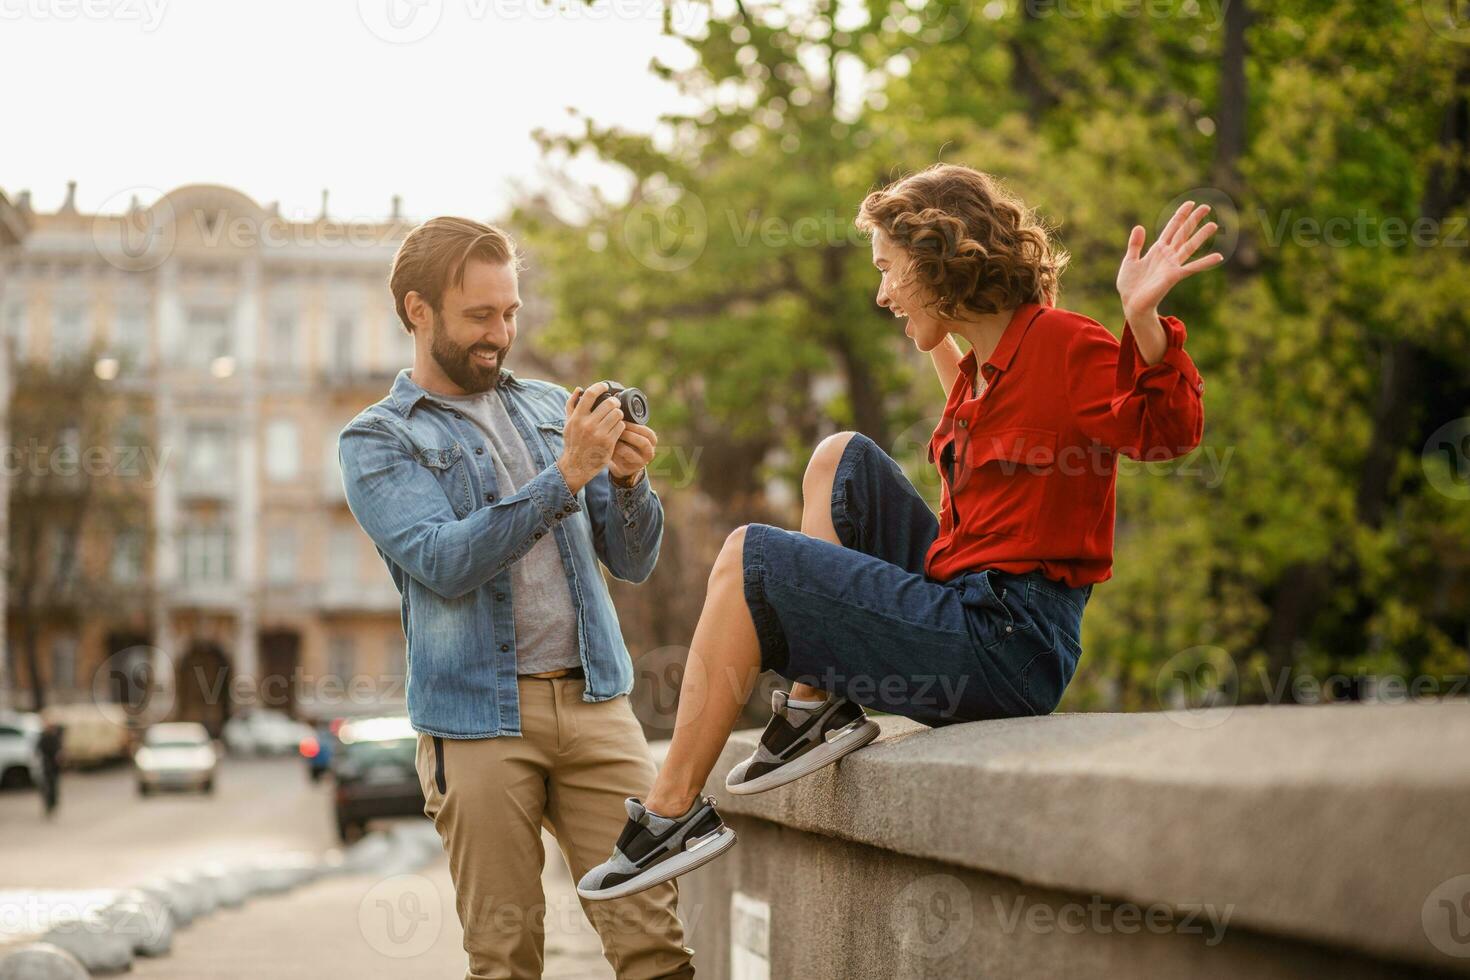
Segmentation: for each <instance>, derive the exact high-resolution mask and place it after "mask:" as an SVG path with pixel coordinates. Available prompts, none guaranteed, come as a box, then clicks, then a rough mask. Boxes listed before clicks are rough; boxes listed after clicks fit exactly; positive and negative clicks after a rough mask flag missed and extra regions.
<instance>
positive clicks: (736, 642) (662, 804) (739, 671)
mask: <svg viewBox="0 0 1470 980" xmlns="http://www.w3.org/2000/svg"><path fill="white" fill-rule="evenodd" d="M852 435H853V434H852V433H851V432H840V433H838V434H837V435H833V436H828V437H827V438H826V439H823V440H822V441H821V443H819V444H818V446H817V448H816V451H815V452H813V453H812V459H811V462H810V463H809V464H808V465H807V469H806V475H805V476H804V477H803V478H802V481H801V492H802V498H803V501H804V503H803V506H802V516H801V530H802V533H803V534H809V535H811V536H812V537H816V538H823V539H825V540H827V541H831V542H834V543H840V542H838V541H837V531H836V529H835V528H833V526H832V481H833V479H834V477H835V475H836V473H837V464H838V462H839V461H840V460H841V459H842V453H843V450H845V449H846V448H847V443H848V441H849V440H850V439H851V438H852ZM760 659H761V656H760V641H759V640H757V639H756V635H755V622H754V621H753V620H752V619H751V617H750V607H749V606H747V605H746V604H745V528H743V527H741V528H737V529H736V530H735V531H734V533H732V534H731V535H730V536H729V537H728V538H726V539H725V545H724V547H723V548H721V549H720V555H719V557H718V558H716V559H715V567H714V568H713V569H712V570H711V571H710V576H709V591H708V592H707V593H706V595H705V600H704V609H703V610H701V611H700V614H699V624H698V625H697V626H695V628H694V639H693V641H692V642H691V643H690V644H689V659H688V660H687V661H686V662H685V665H684V682H683V684H682V685H681V687H680V689H679V711H678V714H677V715H676V716H675V718H674V738H673V741H672V742H671V743H670V744H669V752H668V755H667V756H665V758H664V764H663V765H662V766H661V767H660V768H659V771H658V777H657V778H656V779H655V780H654V783H653V789H651V790H650V791H649V793H648V798H647V799H646V800H644V801H643V802H644V805H646V806H647V807H648V809H650V810H652V811H653V812H654V813H657V814H661V815H663V816H666V817H668V816H678V815H679V814H682V813H683V812H684V811H686V810H688V809H689V806H690V804H691V803H693V802H694V798H695V797H696V796H698V795H699V793H700V791H701V790H702V789H703V788H704V783H705V780H707V779H708V778H709V774H710V770H711V769H713V768H714V766H715V761H716V760H717V759H719V757H720V752H721V751H722V750H723V749H724V747H725V742H726V741H728V740H729V738H730V731H731V729H733V728H734V727H735V721H736V719H737V718H739V717H740V712H741V710H742V709H743V708H744V707H745V701H746V699H747V698H749V697H750V692H751V689H752V688H753V687H754V686H755V681H756V678H757V677H759V676H760ZM791 696H792V697H795V698H799V699H800V698H812V699H817V700H820V699H822V698H825V697H826V696H827V695H826V692H825V691H823V690H822V689H821V688H816V687H808V686H807V685H805V684H793V685H792V687H791Z"/></svg>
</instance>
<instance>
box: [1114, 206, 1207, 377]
mask: <svg viewBox="0 0 1470 980" xmlns="http://www.w3.org/2000/svg"><path fill="white" fill-rule="evenodd" d="M1209 210H1210V206H1209V205H1208V204H1201V205H1200V206H1199V207H1195V206H1194V202H1193V201H1185V202H1184V203H1183V204H1181V205H1180V206H1179V210H1178V211H1175V212H1174V217H1172V218H1170V219H1169V223H1168V224H1167V225H1166V226H1165V227H1164V231H1163V233H1162V234H1160V235H1159V240H1158V241H1156V242H1154V243H1153V245H1151V246H1150V247H1149V250H1148V252H1147V253H1143V254H1140V253H1142V250H1143V241H1144V237H1145V233H1144V230H1143V226H1142V225H1136V226H1134V228H1133V232H1132V233H1131V234H1130V235H1129V236H1128V251H1127V252H1126V253H1125V254H1124V256H1123V265H1122V266H1121V267H1120V268H1119V269H1118V296H1119V298H1121V299H1122V300H1123V315H1124V316H1125V317H1127V318H1128V323H1129V325H1130V326H1131V327H1133V336H1134V338H1135V339H1136V340H1137V341H1138V352H1139V353H1140V354H1141V355H1143V359H1144V360H1145V361H1147V362H1148V363H1149V364H1157V363H1158V361H1159V359H1160V358H1162V357H1163V356H1164V346H1165V344H1166V338H1165V337H1164V328H1163V325H1162V324H1160V323H1159V303H1161V302H1163V299H1164V297H1165V296H1167V295H1168V294H1169V290H1171V289H1173V288H1174V287H1175V285H1177V284H1178V283H1179V282H1181V281H1182V280H1184V279H1187V278H1189V277H1190V276H1192V275H1194V274H1195V273H1196V272H1203V271H1204V270H1206V269H1213V268H1214V267H1215V266H1217V265H1219V264H1220V263H1221V262H1224V261H1225V257H1224V256H1223V255H1221V254H1220V253H1219V252H1213V253H1211V254H1209V255H1206V256H1205V257H1204V258H1201V259H1195V260H1194V261H1193V262H1191V261H1189V257H1190V256H1191V255H1193V254H1194V253H1195V252H1197V251H1199V247H1200V246H1201V245H1203V244H1204V243H1205V241H1206V239H1208V238H1209V237H1210V236H1211V235H1213V234H1214V233H1215V229H1216V228H1218V227H1219V226H1218V225H1216V224H1215V223H1214V222H1213V221H1211V222H1210V223H1209V224H1207V225H1205V226H1204V227H1203V228H1200V229H1199V230H1198V231H1195V228H1196V227H1198V225H1199V223H1200V220H1201V219H1202V218H1204V216H1205V215H1206V214H1208V213H1209Z"/></svg>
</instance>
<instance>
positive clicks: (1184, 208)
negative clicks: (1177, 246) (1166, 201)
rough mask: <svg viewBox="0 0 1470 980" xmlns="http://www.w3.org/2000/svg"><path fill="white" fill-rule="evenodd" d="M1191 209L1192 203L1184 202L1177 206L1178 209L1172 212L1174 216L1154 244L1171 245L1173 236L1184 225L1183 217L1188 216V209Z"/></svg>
mask: <svg viewBox="0 0 1470 980" xmlns="http://www.w3.org/2000/svg"><path fill="white" fill-rule="evenodd" d="M1192 207H1194V202H1193V201H1185V202H1184V203H1183V204H1181V205H1179V209H1178V210H1177V211H1175V212H1174V216H1173V217H1172V218H1170V219H1169V223H1168V224H1167V225H1165V226H1164V230H1163V231H1162V232H1160V233H1159V240H1158V241H1157V242H1155V243H1154V244H1156V245H1173V244H1174V236H1175V235H1177V234H1178V233H1179V226H1180V225H1182V224H1183V223H1184V217H1185V215H1187V214H1189V209H1190V208H1192Z"/></svg>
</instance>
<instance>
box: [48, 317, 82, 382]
mask: <svg viewBox="0 0 1470 980" xmlns="http://www.w3.org/2000/svg"><path fill="white" fill-rule="evenodd" d="M87 343H88V338H87V319H86V315H85V313H84V311H83V310H82V308H81V307H80V306H60V307H57V308H56V311H55V312H54V314H53V316H52V320H51V366H52V367H53V368H59V367H63V366H65V365H67V364H70V363H72V362H73V361H75V360H76V359H78V358H80V357H81V356H82V355H83V354H84V353H86V351H87Z"/></svg>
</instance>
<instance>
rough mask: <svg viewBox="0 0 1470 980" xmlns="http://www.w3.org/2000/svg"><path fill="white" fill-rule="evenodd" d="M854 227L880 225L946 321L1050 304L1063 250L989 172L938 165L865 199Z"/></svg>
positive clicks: (1063, 265)
mask: <svg viewBox="0 0 1470 980" xmlns="http://www.w3.org/2000/svg"><path fill="white" fill-rule="evenodd" d="M857 226H858V228H860V229H861V230H862V231H864V232H867V233H868V234H871V233H872V231H873V229H875V228H881V229H883V233H884V234H886V235H887V236H888V237H889V238H890V239H891V240H892V241H893V243H894V244H896V245H899V246H900V247H902V248H903V249H904V251H905V252H907V253H908V255H909V256H910V258H911V262H910V266H909V272H908V277H909V279H911V280H913V281H917V282H919V283H921V284H922V285H923V286H925V287H927V288H928V291H929V294H930V295H931V296H932V297H933V309H934V311H935V312H936V313H938V314H939V315H940V316H942V317H944V318H945V319H955V318H957V316H958V315H959V314H961V313H962V312H964V311H969V312H973V313H999V312H1001V311H1002V310H1009V309H1014V308H1015V307H1017V306H1020V305H1021V304H1023V303H1045V304H1048V305H1050V304H1053V303H1055V302H1056V296H1057V280H1058V279H1059V278H1060V277H1061V274H1062V270H1063V269H1064V268H1066V266H1067V253H1066V252H1065V251H1063V250H1062V249H1061V248H1060V247H1058V246H1055V245H1053V243H1052V241H1051V238H1050V236H1049V234H1048V231H1047V228H1046V226H1045V225H1044V224H1043V223H1042V222H1041V219H1039V218H1038V217H1037V216H1036V213H1035V212H1034V211H1032V210H1031V209H1030V208H1028V207H1026V206H1025V205H1024V204H1022V203H1021V201H1020V200H1019V199H1017V198H1016V197H1015V196H1013V195H1012V194H1010V193H1009V192H1007V191H1006V190H1005V188H1003V187H1002V186H1001V185H1000V182H999V181H997V180H996V179H995V178H993V177H991V176H990V175H989V174H984V173H981V172H980V171H978V170H974V169H972V168H970V167H962V166H957V165H955V164H950V163H938V164H935V165H934V166H932V167H929V168H928V169H927V170H922V171H920V172H919V173H916V174H911V175H909V176H907V177H904V178H903V179H901V180H898V181H896V182H894V183H892V184H890V185H888V186H887V187H885V188H883V189H882V190H877V191H874V192H873V193H871V194H869V195H868V196H867V197H866V198H864V199H863V203H862V206H861V207H860V208H859V209H858V217H857Z"/></svg>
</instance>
